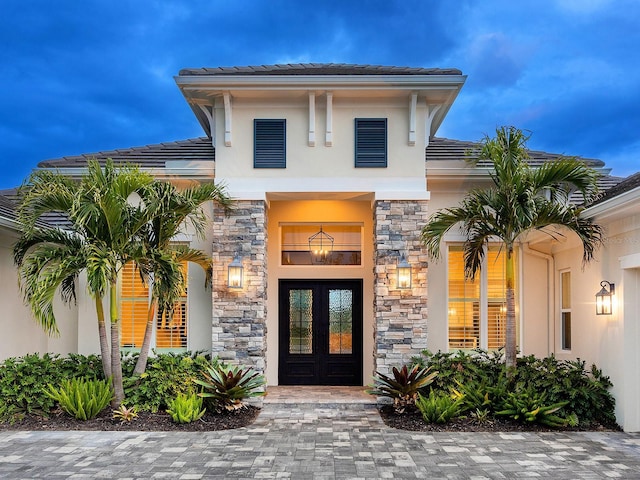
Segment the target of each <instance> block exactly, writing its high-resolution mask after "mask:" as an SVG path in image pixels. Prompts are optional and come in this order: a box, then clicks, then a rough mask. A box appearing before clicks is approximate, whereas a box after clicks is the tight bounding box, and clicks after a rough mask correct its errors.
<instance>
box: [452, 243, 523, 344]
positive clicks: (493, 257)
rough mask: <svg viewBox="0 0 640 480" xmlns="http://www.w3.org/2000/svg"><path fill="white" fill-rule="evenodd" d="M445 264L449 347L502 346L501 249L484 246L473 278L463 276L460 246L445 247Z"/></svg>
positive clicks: (504, 299)
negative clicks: (480, 260) (481, 262)
mask: <svg viewBox="0 0 640 480" xmlns="http://www.w3.org/2000/svg"><path fill="white" fill-rule="evenodd" d="M514 254H515V252H514ZM447 263H448V265H447V267H448V275H449V278H448V303H447V307H448V310H447V311H448V318H449V348H450V349H473V348H478V347H480V348H485V349H489V350H495V349H498V348H501V347H503V346H504V344H505V341H506V323H507V322H506V320H507V294H506V284H505V253H504V251H503V249H502V248H501V247H500V246H497V245H495V246H494V245H490V246H489V247H488V250H487V254H486V256H485V259H484V262H483V266H482V268H481V270H480V271H479V272H478V273H477V274H476V277H475V278H474V279H473V280H468V279H465V278H464V252H463V247H462V245H451V246H449V251H448V260H447ZM516 290H517V285H516ZM516 298H517V295H516ZM516 330H517V317H516Z"/></svg>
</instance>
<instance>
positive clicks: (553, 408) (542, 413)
mask: <svg viewBox="0 0 640 480" xmlns="http://www.w3.org/2000/svg"><path fill="white" fill-rule="evenodd" d="M566 404H567V402H558V403H553V404H550V403H549V402H548V400H547V393H546V392H538V391H536V390H534V389H533V388H532V387H523V386H522V385H519V386H518V387H517V388H516V391H513V392H507V394H506V396H505V397H504V398H503V399H502V401H501V405H500V407H499V408H500V410H498V411H497V412H496V413H495V414H496V416H506V417H509V418H511V419H513V420H516V421H518V422H520V423H539V424H541V425H546V426H548V427H564V426H567V425H569V424H570V425H572V426H575V425H577V423H578V422H577V418H576V416H575V414H574V415H570V416H569V417H562V416H560V415H556V413H557V412H560V411H561V409H562V407H564V406H565V405H566Z"/></svg>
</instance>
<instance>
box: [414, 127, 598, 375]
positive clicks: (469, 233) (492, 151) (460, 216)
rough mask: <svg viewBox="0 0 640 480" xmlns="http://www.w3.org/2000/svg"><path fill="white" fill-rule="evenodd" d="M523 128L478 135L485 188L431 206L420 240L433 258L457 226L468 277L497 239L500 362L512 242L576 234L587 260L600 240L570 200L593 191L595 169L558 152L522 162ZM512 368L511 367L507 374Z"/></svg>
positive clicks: (510, 295) (512, 359)
mask: <svg viewBox="0 0 640 480" xmlns="http://www.w3.org/2000/svg"><path fill="white" fill-rule="evenodd" d="M529 138H530V135H525V134H524V133H523V132H522V131H521V130H519V129H517V128H515V127H500V128H498V129H497V130H496V137H495V138H489V137H485V138H484V140H483V142H482V144H481V148H480V151H479V155H478V160H477V161H488V162H490V163H491V165H492V167H493V170H492V173H491V180H492V182H493V185H492V186H491V187H489V188H484V189H474V190H472V191H470V192H469V193H468V194H467V196H466V197H465V198H464V199H463V200H462V201H461V203H460V205H459V206H458V207H452V208H445V209H442V210H440V211H438V212H436V213H435V214H434V215H433V216H432V217H431V218H430V219H429V221H428V223H427V224H426V225H425V226H424V227H423V229H422V232H421V238H422V242H423V243H424V245H425V246H426V248H427V251H428V252H429V254H430V255H431V256H433V257H434V258H436V259H437V258H439V257H440V244H441V242H442V240H443V238H444V236H445V234H446V233H447V232H448V231H449V230H451V229H452V228H453V227H455V226H458V225H460V226H461V227H462V231H463V234H464V236H465V238H466V240H465V241H464V246H463V249H464V271H465V276H466V277H467V278H470V279H473V278H474V277H475V275H476V274H477V273H478V271H479V269H480V266H481V265H482V262H483V259H484V257H485V254H486V247H487V245H488V243H489V242H491V241H495V240H498V241H500V242H502V244H503V248H504V254H505V256H506V262H505V283H506V285H505V286H506V298H507V312H506V318H507V325H506V345H505V355H506V365H507V367H508V368H509V370H510V371H511V370H513V369H515V366H516V324H515V292H514V285H515V266H514V254H513V253H514V248H515V245H516V243H517V242H518V241H520V240H521V239H522V237H523V235H525V234H526V233H528V232H530V231H533V230H538V231H542V232H544V233H547V234H548V235H550V236H551V237H552V238H557V237H561V236H564V233H563V229H564V230H569V231H572V232H574V233H575V234H576V235H577V236H578V237H579V238H580V240H581V241H582V247H583V257H582V258H583V262H585V263H586V262H589V261H590V260H592V258H593V254H594V251H595V249H596V248H597V246H599V244H600V243H601V242H602V229H601V227H600V226H599V225H597V224H595V223H593V221H592V220H591V219H588V218H585V217H584V216H582V210H583V208H582V207H580V206H576V205H574V204H573V203H571V202H570V198H569V197H570V195H571V194H573V193H574V192H575V191H578V192H580V194H581V195H582V199H583V200H584V202H585V203H588V202H589V201H591V200H592V199H594V198H595V195H596V193H597V185H596V179H597V172H596V171H595V170H593V169H592V168H590V167H588V166H587V165H586V164H585V163H584V162H581V161H579V160H575V159H570V158H561V159H558V160H554V161H549V162H545V163H544V164H543V165H541V166H540V167H538V168H533V167H531V166H530V165H529V163H528V162H527V159H528V153H527V149H526V142H527V141H528V140H529ZM510 374H511V373H510Z"/></svg>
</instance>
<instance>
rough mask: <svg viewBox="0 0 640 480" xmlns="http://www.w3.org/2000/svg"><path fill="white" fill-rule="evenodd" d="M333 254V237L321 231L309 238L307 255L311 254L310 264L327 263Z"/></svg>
mask: <svg viewBox="0 0 640 480" xmlns="http://www.w3.org/2000/svg"><path fill="white" fill-rule="evenodd" d="M331 252H333V237H332V236H331V235H329V234H328V233H325V232H324V231H323V230H322V225H320V231H319V232H317V233H314V234H313V235H311V236H310V237H309V253H310V254H311V263H313V264H324V263H327V260H328V258H329V256H330V255H331Z"/></svg>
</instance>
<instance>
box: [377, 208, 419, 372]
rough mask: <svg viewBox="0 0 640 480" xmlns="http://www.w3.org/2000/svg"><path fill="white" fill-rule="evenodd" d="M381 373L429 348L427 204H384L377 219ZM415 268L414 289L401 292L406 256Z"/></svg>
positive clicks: (378, 349)
mask: <svg viewBox="0 0 640 480" xmlns="http://www.w3.org/2000/svg"><path fill="white" fill-rule="evenodd" d="M373 215H374V217H373V223H374V225H373V229H374V264H375V271H374V289H375V291H374V316H375V332H374V335H375V352H374V357H375V358H374V366H375V369H376V370H377V371H379V372H381V373H383V374H385V375H387V374H389V373H390V372H391V369H392V368H393V367H400V366H402V365H403V364H405V363H409V362H410V361H411V357H413V356H416V355H418V354H419V353H420V352H421V351H422V350H424V349H426V348H427V255H426V253H425V252H424V251H423V249H422V245H421V242H420V229H421V228H422V226H423V225H425V224H426V223H427V220H428V218H427V201H425V200H411V201H408V200H390V201H387V200H379V201H376V203H375V207H374V213H373ZM403 253H404V254H405V255H406V257H407V261H408V262H409V263H410V264H411V267H412V277H413V278H412V288H411V289H408V290H399V289H398V288H397V284H396V269H397V268H396V267H397V264H398V261H399V257H400V254H403Z"/></svg>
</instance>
